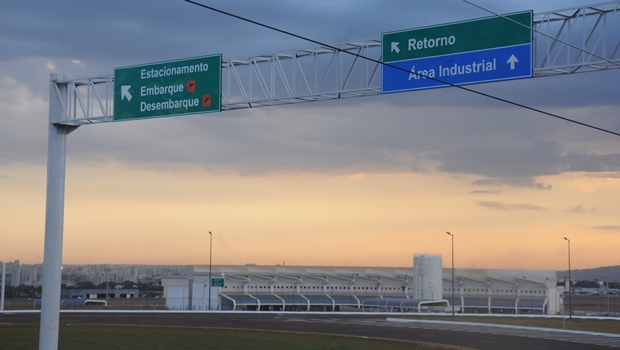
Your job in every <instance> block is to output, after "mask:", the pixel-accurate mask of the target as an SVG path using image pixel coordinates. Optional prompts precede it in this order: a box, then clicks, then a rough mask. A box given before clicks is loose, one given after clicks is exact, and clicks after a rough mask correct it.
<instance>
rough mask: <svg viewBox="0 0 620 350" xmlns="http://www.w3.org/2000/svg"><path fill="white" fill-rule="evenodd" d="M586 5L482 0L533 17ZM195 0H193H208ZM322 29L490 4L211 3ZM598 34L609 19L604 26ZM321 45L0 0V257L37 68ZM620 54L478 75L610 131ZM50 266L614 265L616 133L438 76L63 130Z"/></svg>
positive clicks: (79, 73) (182, 15) (12, 222)
mask: <svg viewBox="0 0 620 350" xmlns="http://www.w3.org/2000/svg"><path fill="white" fill-rule="evenodd" d="M598 2H599V1H588V0H570V1H569V0H556V1H545V2H541V1H502V2H497V1H492V0H479V1H477V2H476V3H479V4H481V5H483V6H485V7H487V8H490V9H492V10H494V11H496V12H500V13H510V12H515V11H521V10H529V9H533V10H534V12H535V13H538V12H543V11H549V10H557V9H563V8H567V7H572V6H578V5H583V4H596V3H598ZM205 3H207V2H205ZM208 3H209V5H211V6H214V7H218V8H221V9H223V10H226V11H230V12H233V13H235V14H239V15H242V16H246V17H249V18H251V19H253V20H257V21H260V22H264V23H266V24H268V25H271V26H274V27H278V28H282V29H284V30H288V31H291V32H294V33H296V34H300V35H304V36H307V37H310V38H312V39H314V40H318V41H322V42H326V43H329V44H331V45H337V44H340V43H345V42H348V41H356V40H366V39H379V38H380V37H381V33H382V32H388V31H394V30H399V29H406V28H415V27H422V26H428V25H434V24H441V23H447V22H453V21H459V20H465V19H471V18H477V17H485V16H488V15H489V14H488V13H487V12H485V11H482V10H480V9H478V8H476V7H473V6H471V5H469V4H467V3H465V2H463V1H457V0H433V1H431V0H426V1H422V0H416V1H410V0H408V1H399V0H394V1H384V0H381V1H379V0H374V1H373V0H365V1H359V0H358V1H338V2H334V1H332V0H325V1H323V0H318V1H313V2H307V1H304V2H302V1H284V0H282V1H252V2H249V1H224V0H216V1H209V2H208ZM614 35H617V36H620V33H615V34H614ZM316 46H317V45H316V44H312V43H308V42H304V41H302V40H300V39H296V38H292V37H288V36H285V35H283V34H279V33H276V32H273V31H269V30H267V29H264V28H256V27H254V26H252V25H250V24H246V23H242V22H239V21H238V20H234V19H231V18H229V17H225V16H222V15H219V14H217V13H213V12H210V11H207V10H203V9H200V8H198V7H196V6H194V5H191V4H188V3H186V2H184V1H163V0H161V1H151V0H149V1H146V0H136V1H131V2H127V1H120V0H113V1H105V2H76V1H55V2H47V1H23V2H9V3H7V4H3V6H2V11H0V212H1V213H2V216H1V217H2V219H1V220H0V261H3V262H6V261H9V260H15V259H18V260H20V261H21V262H22V263H30V264H32V263H41V262H42V261H43V239H44V229H45V227H44V226H45V225H44V221H45V191H46V188H45V186H46V157H47V121H48V99H49V91H48V89H49V75H50V73H55V72H57V73H66V74H70V75H71V76H73V77H90V76H96V75H107V74H112V73H113V69H114V68H115V67H123V66H129V65H136V64H142V63H150V62H160V61H166V60H173V59H180V58H185V57H195V56H203V55H210V54H215V53H221V54H222V56H223V59H224V60H229V59H246V58H247V57H250V56H256V55H260V54H272V53H276V52H286V51H291V50H295V49H301V48H315V47H316ZM618 81H620V70H611V71H605V72H597V73H583V74H575V75H570V76H558V77H547V78H535V79H526V80H518V81H510V82H501V83H492V84H480V85H475V86H473V88H474V89H476V90H479V91H483V92H485V93H489V94H493V95H496V96H500V97H503V98H507V99H511V100H514V101H516V102H519V103H522V104H525V105H528V106H532V107H535V108H539V109H543V110H546V111H548V112H551V113H555V114H558V115H561V116H563V117H566V118H571V119H575V120H579V121H581V122H585V123H589V124H593V125H597V126H599V127H602V128H606V129H609V130H613V131H615V132H620V116H619V115H618V111H619V108H618V107H619V106H620V98H619V97H618V91H620V90H619V89H618V87H619V85H618ZM67 154H68V156H67V175H66V202H65V228H64V252H63V257H64V258H63V262H64V263H66V264H102V263H111V264H131V263H135V264H205V263H208V260H209V255H208V254H209V231H211V232H213V263H214V264H246V263H255V264H269V265H273V264H282V263H285V264H286V265H345V266H399V267H407V266H412V259H413V254H415V253H435V254H442V255H443V257H444V259H443V264H444V266H450V252H451V251H450V248H451V245H450V237H449V236H447V235H446V231H450V232H452V233H453V234H454V237H455V238H454V242H455V265H456V266H457V267H463V268H510V269H554V270H563V269H566V268H567V242H566V241H564V240H563V237H565V236H566V237H569V238H570V239H571V249H572V250H571V258H572V260H571V264H572V268H574V269H582V268H589V267H598V266H609V265H620V211H619V208H620V137H618V136H613V135H610V134H606V133H602V132H600V131H595V130H592V129H588V128H584V127H580V126H577V125H575V124H571V123H567V122H564V121H560V120H557V119H554V118H550V117H548V116H545V115H542V114H537V113H534V112H531V111H528V110H524V109H521V108H518V107H515V106H511V105H507V104H503V103H501V102H498V101H494V100H490V99H488V98H485V97H482V96H478V95H474V94H471V93H467V92H465V91H460V90H458V89H454V88H444V89H435V90H427V91H417V92H408V93H399V94H391V95H385V96H373V97H364V98H354V99H348V100H339V101H330V102H318V103H308V104H299V105H289V106H279V107H265V108H257V109H251V110H250V109H246V110H239V111H228V112H222V113H211V114H203V115H192V116H183V117H172V118H161V119H152V120H141V121H131V122H119V123H106V124H100V125H88V126H83V127H80V128H79V129H78V130H76V131H75V132H74V133H72V134H71V135H69V136H68V147H67Z"/></svg>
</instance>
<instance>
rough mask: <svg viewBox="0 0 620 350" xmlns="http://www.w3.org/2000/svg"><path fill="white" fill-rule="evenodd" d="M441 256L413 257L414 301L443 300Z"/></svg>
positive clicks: (419, 255) (416, 255) (418, 255)
mask: <svg viewBox="0 0 620 350" xmlns="http://www.w3.org/2000/svg"><path fill="white" fill-rule="evenodd" d="M442 288H443V275H442V266H441V255H436V254H415V255H414V256H413V299H424V300H440V299H443V290H442Z"/></svg>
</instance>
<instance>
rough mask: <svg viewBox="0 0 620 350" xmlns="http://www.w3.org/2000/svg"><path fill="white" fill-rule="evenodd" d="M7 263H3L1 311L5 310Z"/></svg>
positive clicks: (0, 297)
mask: <svg viewBox="0 0 620 350" xmlns="http://www.w3.org/2000/svg"><path fill="white" fill-rule="evenodd" d="M5 281H6V263H2V290H0V291H1V292H2V296H0V311H4V287H5V286H6V282H5Z"/></svg>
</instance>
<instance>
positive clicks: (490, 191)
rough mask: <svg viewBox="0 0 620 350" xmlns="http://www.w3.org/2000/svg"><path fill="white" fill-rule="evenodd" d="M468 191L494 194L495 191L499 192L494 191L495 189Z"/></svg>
mask: <svg viewBox="0 0 620 350" xmlns="http://www.w3.org/2000/svg"><path fill="white" fill-rule="evenodd" d="M469 193H481V194H496V193H501V192H500V191H495V190H475V191H470V192H469Z"/></svg>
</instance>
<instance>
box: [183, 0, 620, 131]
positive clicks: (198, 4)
mask: <svg viewBox="0 0 620 350" xmlns="http://www.w3.org/2000/svg"><path fill="white" fill-rule="evenodd" d="M185 1H186V2H188V3H190V4H193V5H196V6H199V7H202V8H205V9H208V10H211V11H214V12H217V13H220V14H223V15H226V16H229V17H233V18H236V19H239V20H241V21H244V22H248V23H251V24H254V25H257V26H260V27H263V28H267V29H270V30H273V31H276V32H278V33H282V34H285V35H288V36H292V37H295V38H298V39H301V40H304V41H308V42H311V43H314V44H317V45H319V46H323V47H326V48H329V49H332V50H335V51H338V52H343V53H346V54H349V55H352V56H355V57H357V58H361V59H365V60H368V61H370V62H373V63H377V64H380V65H383V66H387V67H390V68H393V69H397V70H400V71H403V72H407V73H410V72H409V71H408V70H406V69H403V68H400V67H396V66H394V65H391V64H389V63H384V62H382V61H379V60H376V59H373V58H370V57H366V56H363V55H360V54H357V53H354V52H349V51H346V50H342V49H340V48H338V47H335V46H332V45H329V44H325V43H322V42H320V41H317V40H313V39H310V38H308V37H305V36H301V35H298V34H295V33H292V32H289V31H286V30H282V29H279V28H276V27H272V26H270V25H267V24H264V23H261V22H257V21H254V20H251V19H249V18H245V17H242V16H239V15H235V14H233V13H230V12H226V11H223V10H220V9H217V8H215V7H212V6H208V5H205V4H201V3H199V2H196V1H193V0H185ZM415 74H416V75H418V76H421V77H423V78H427V79H431V80H433V81H436V82H438V83H442V84H445V85H449V86H451V87H455V88H458V89H461V90H464V91H467V92H471V93H474V94H477V95H480V96H484V97H487V98H490V99H493V100H496V101H500V102H504V103H507V104H510V105H513V106H516V107H520V108H524V109H527V110H530V111H533V112H537V113H540V114H544V115H547V116H550V117H553V118H557V119H560V120H564V121H567V122H570V123H574V124H577V125H580V126H584V127H587V128H591V129H594V130H598V131H602V132H605V133H608V134H612V135H615V136H620V133H617V132H614V131H611V130H607V129H603V128H599V127H597V126H594V125H590V124H586V123H583V122H579V121H576V120H573V119H569V118H566V117H562V116H560V115H557V114H554V113H550V112H547V111H544V110H541V109H538V108H534V107H530V106H527V105H524V104H521V103H518V102H514V101H510V100H507V99H505V98H501V97H497V96H493V95H490V94H487V93H484V92H481V91H477V90H473V89H470V88H467V87H464V86H461V85H456V84H453V83H450V82H446V81H442V80H440V79H437V78H435V77H430V76H426V75H424V74H421V73H418V72H416V73H415Z"/></svg>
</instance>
